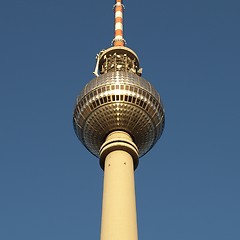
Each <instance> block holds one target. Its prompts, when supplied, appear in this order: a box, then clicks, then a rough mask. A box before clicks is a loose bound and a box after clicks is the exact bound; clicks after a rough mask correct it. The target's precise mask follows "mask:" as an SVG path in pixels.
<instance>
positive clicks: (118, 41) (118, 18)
mask: <svg viewBox="0 0 240 240" xmlns="http://www.w3.org/2000/svg"><path fill="white" fill-rule="evenodd" d="M113 8H114V10H115V37H114V39H113V45H114V46H124V45H125V43H126V41H125V40H124V38H123V10H124V6H123V4H122V0H116V4H115V5H114V6H113Z"/></svg>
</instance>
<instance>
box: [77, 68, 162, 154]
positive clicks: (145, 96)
mask: <svg viewBox="0 0 240 240" xmlns="http://www.w3.org/2000/svg"><path fill="white" fill-rule="evenodd" d="M164 118H165V116H164V108H163V105H162V103H161V99H160V95H159V94H158V92H157V91H156V90H155V89H154V88H153V87H152V86H151V84H150V83H149V82H148V81H146V80H145V79H143V78H142V77H139V76H138V75H137V74H134V73H131V72H123V71H116V72H107V73H105V74H102V75H100V76H99V77H97V78H94V79H93V80H91V81H90V82H89V83H88V84H87V85H86V86H85V87H84V89H83V91H82V92H81V93H80V96H79V97H78V98H77V104H76V106H75V110H74V116H73V124H74V129H75V132H76V135H77V136H78V138H79V140H80V141H81V142H82V143H83V144H84V145H85V147H86V148H87V149H88V150H89V151H90V152H91V153H93V154H94V155H95V156H97V157H99V149H100V147H101V145H102V144H103V143H104V141H105V139H106V137H107V135H108V134H109V133H110V132H112V131H115V130H123V131H126V132H128V133H129V134H130V135H131V136H132V138H133V140H134V142H135V144H136V145H137V147H138V149H139V156H140V157H141V156H143V155H144V154H145V153H146V152H148V151H149V150H150V149H151V148H152V147H153V145H154V144H155V143H156V142H157V140H158V139H159V138H160V136H161V134H162V131H163V128H164Z"/></svg>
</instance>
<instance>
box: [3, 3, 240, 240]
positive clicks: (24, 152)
mask: <svg viewBox="0 0 240 240" xmlns="http://www.w3.org/2000/svg"><path fill="white" fill-rule="evenodd" d="M113 4H114V1H113V0H111V1H110V0H108V1H105V0H104V1H101V2H100V1H99V0H92V1H80V0H78V1H77V0H68V1H66V0H58V1H53V0H42V1H30V0H22V1H17V0H7V1H4V0H3V1H1V4H0V109H1V118H0V122H1V125H0V239H1V240H16V239H18V240H32V239H34V240H66V239H71V240H79V239H99V232H100V216H101V198H102V181H103V172H102V170H101V168H100V167H99V164H98V159H96V158H95V157H94V156H92V155H91V154H90V153H89V152H88V151H87V150H86V149H85V148H84V147H83V146H82V145H81V144H80V142H79V141H78V139H77V138H76V136H75V134H74V131H73V127H72V113H73V108H74V103H75V99H76V97H77V95H78V94H79V92H80V90H81V89H82V88H83V87H84V85H85V84H86V83H87V82H88V81H89V80H91V79H92V78H93V77H94V76H93V75H92V71H93V70H94V67H95V55H96V54H97V53H98V52H99V51H100V50H101V49H103V48H105V49H106V48H108V47H110V44H111V41H112V38H113V11H112V5H113ZM124 4H125V7H126V11H125V19H124V22H125V26H124V27H125V38H126V40H127V43H128V45H127V46H128V47H130V48H132V49H133V50H135V51H136V53H137V54H138V55H139V58H140V61H141V66H142V67H143V77H144V78H145V79H147V80H149V81H151V83H152V84H153V85H154V86H155V87H156V88H157V90H158V91H159V92H160V94H161V96H162V98H163V100H164V103H165V109H166V127H165V130H164V133H163V136H162V138H161V139H160V141H159V142H158V143H157V145H156V146H155V147H154V148H153V149H152V151H151V152H149V153H148V154H147V155H145V156H144V157H143V158H142V159H140V164H139V167H138V169H137V170H136V172H135V173H136V174H135V176H136V193H137V208H138V226H139V240H149V239H154V240H158V239H159V240H161V239H164V240H193V239H194V240H214V239H217V240H238V239H240V174H239V171H240V124H239V123H240V111H239V104H240V99H239V95H240V94H239V89H240V31H239V24H240V14H239V9H240V2H239V1H238V0H236V1H234V0H229V1H226V0H225V1H224V0H218V1H217V0H201V1H192V0H182V1H179V0H172V1H159V0H152V1H143V0H138V1H134V0H131V1H125V2H124Z"/></svg>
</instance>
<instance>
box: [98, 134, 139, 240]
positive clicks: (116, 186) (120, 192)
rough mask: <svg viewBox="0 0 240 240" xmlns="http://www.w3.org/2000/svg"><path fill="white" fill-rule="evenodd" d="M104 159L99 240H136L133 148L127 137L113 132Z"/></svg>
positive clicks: (108, 140)
mask: <svg viewBox="0 0 240 240" xmlns="http://www.w3.org/2000/svg"><path fill="white" fill-rule="evenodd" d="M101 155H106V157H105V167H104V185H103V201H102V225H101V240H109V239H111V240H122V239H124V240H137V239H138V232H137V216H136V215H137V214H136V200H135V185H134V159H133V158H136V157H137V149H136V145H135V144H134V143H133V142H132V139H131V137H130V135H128V134H127V133H125V132H122V131H116V132H113V133H111V134H109V136H108V137H107V139H106V141H105V143H104V144H103V147H102V148H101Z"/></svg>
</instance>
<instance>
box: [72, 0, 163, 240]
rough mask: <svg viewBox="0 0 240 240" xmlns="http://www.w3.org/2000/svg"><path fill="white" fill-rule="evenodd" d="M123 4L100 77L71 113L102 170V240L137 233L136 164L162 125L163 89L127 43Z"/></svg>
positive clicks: (123, 239) (130, 239)
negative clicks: (144, 70) (151, 79)
mask: <svg viewBox="0 0 240 240" xmlns="http://www.w3.org/2000/svg"><path fill="white" fill-rule="evenodd" d="M123 9H124V6H123V4H122V1H121V0H116V3H115V5H114V12H115V37H114V39H113V46H112V47H110V48H108V49H106V50H102V51H100V53H99V54H97V63H96V68H95V71H94V72H93V73H94V75H95V76H96V77H95V78H94V79H92V80H91V81H90V82H89V83H88V84H87V85H86V86H85V87H84V89H83V90H82V92H81V93H80V95H79V97H78V98H77V102H76V106H75V110H74V116H73V125H74V130H75V133H76V135H77V137H78V138H79V140H80V141H81V142H82V144H83V145H84V146H85V147H86V148H87V149H88V150H89V151H90V152H91V153H92V154H94V155H95V156H97V157H98V158H99V159H100V166H101V167H102V169H103V170H104V183H103V200H102V221H101V240H137V239H138V233H137V216H136V201H135V185H134V170H135V169H136V168H137V166H138V162H139V161H138V159H139V157H141V156H143V155H144V154H145V153H147V152H148V151H149V150H150V149H151V148H152V147H153V145H154V144H155V143H156V142H157V140H158V139H159V138H160V136H161V134H162V132H163V128H164V108H163V105H162V102H161V98H160V95H159V94H158V92H157V91H156V90H155V89H154V87H153V86H152V85H151V84H150V83H149V82H148V81H146V80H145V79H143V78H142V77H141V75H142V69H141V68H140V66H139V59H138V57H137V55H136V53H135V52H134V51H133V50H131V49H130V48H127V47H126V46H125V45H126V42H125V40H124V38H123Z"/></svg>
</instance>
